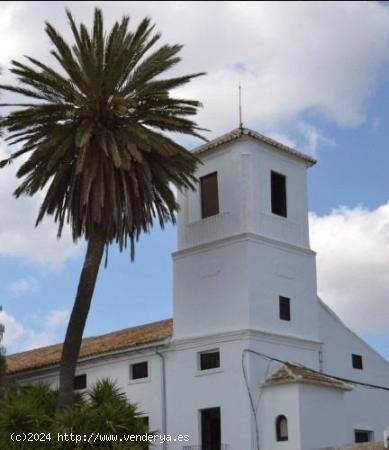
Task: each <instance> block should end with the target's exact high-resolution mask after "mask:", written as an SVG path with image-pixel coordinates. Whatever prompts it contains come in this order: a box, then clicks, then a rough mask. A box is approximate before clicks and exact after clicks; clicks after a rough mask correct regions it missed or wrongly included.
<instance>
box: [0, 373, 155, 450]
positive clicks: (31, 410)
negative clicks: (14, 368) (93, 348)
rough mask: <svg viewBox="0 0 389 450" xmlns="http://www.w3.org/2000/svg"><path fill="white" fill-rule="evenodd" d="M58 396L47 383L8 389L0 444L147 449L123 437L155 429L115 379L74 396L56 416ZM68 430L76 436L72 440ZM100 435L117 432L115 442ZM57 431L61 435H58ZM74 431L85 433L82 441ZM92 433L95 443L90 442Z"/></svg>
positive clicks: (34, 449) (0, 407) (1, 404)
mask: <svg viewBox="0 0 389 450" xmlns="http://www.w3.org/2000/svg"><path fill="white" fill-rule="evenodd" d="M56 400H57V392H56V391H54V390H53V389H51V388H50V387H49V386H48V385H45V384H34V385H27V386H13V387H11V388H9V390H8V392H7V393H6V396H5V398H4V399H2V400H0V448H1V449H9V450H14V449H22V450H24V449H26V450H27V449H30V450H38V449H39V450H42V449H43V450H44V449H50V450H51V449H53V450H54V449H55V450H56V449H65V450H66V449H69V450H74V449H77V450H81V449H92V448H100V449H105V450H110V449H131V450H143V449H146V448H147V443H146V442H143V443H140V442H138V443H136V442H132V443H131V442H125V441H123V436H127V435H145V434H147V433H148V434H152V433H150V432H148V430H147V429H146V426H145V424H144V422H143V420H142V419H141V418H140V416H139V413H138V412H137V408H136V406H134V405H132V404H131V403H129V402H128V400H127V398H126V395H125V394H124V393H123V392H121V391H120V390H119V389H118V387H117V386H116V385H115V384H114V383H113V382H111V381H109V380H100V381H98V382H97V383H96V385H95V386H93V387H92V388H91V389H90V390H89V391H88V392H86V393H85V394H83V395H80V394H78V395H76V398H75V401H74V404H73V406H72V407H70V408H68V409H66V410H64V411H63V412H61V413H58V414H56V413H55V409H56V408H55V407H56ZM12 433H14V436H16V435H23V433H24V434H25V435H27V436H28V437H29V438H30V439H31V441H30V442H12V440H11V434H12ZM65 433H66V435H65ZM70 433H72V436H73V440H70V439H71V435H70ZM97 433H99V434H100V436H106V435H109V436H116V439H117V441H109V442H107V441H106V440H105V439H104V440H101V438H100V437H97ZM58 434H60V435H61V436H62V439H58V438H57V436H58ZM76 435H78V436H80V438H81V437H82V441H81V442H78V443H76V442H75V436H76ZM91 436H92V438H91V442H88V439H89V438H90V437H91ZM49 437H50V439H51V440H50V441H49V440H48V438H49ZM66 437H67V440H66ZM84 437H85V440H84ZM120 439H122V441H120Z"/></svg>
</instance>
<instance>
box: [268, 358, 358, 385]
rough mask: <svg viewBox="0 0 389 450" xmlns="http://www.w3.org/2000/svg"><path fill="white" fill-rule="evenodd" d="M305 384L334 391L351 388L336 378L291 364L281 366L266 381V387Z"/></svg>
mask: <svg viewBox="0 0 389 450" xmlns="http://www.w3.org/2000/svg"><path fill="white" fill-rule="evenodd" d="M296 382H305V383H312V384H321V385H325V386H329V387H333V388H336V389H342V390H345V391H349V390H351V389H352V387H351V386H350V385H349V384H347V383H345V382H343V381H341V380H337V379H336V378H332V377H330V376H328V375H324V374H321V373H318V372H315V371H314V370H311V369H308V368H307V367H304V366H298V365H295V364H291V363H285V364H283V365H282V366H281V367H280V368H279V369H278V370H277V371H276V372H275V373H274V374H273V375H271V376H270V377H269V378H268V379H267V381H266V383H265V384H266V385H274V384H285V383H296Z"/></svg>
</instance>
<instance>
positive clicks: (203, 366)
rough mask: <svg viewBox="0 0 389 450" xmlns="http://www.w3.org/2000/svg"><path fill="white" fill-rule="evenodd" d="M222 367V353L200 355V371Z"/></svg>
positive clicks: (214, 352) (213, 352)
mask: <svg viewBox="0 0 389 450" xmlns="http://www.w3.org/2000/svg"><path fill="white" fill-rule="evenodd" d="M218 367H220V352H219V351H218V350H217V351H212V352H204V353H200V370H209V369H217V368H218Z"/></svg>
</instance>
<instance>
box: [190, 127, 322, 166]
mask: <svg viewBox="0 0 389 450" xmlns="http://www.w3.org/2000/svg"><path fill="white" fill-rule="evenodd" d="M244 136H247V137H250V138H252V139H255V140H256V141H259V142H262V143H265V144H268V145H270V146H272V147H275V148H277V149H278V150H282V151H284V152H286V153H288V154H289V155H290V156H294V157H296V158H298V159H301V160H303V161H304V162H305V163H306V165H307V166H308V167H312V166H313V165H315V164H316V163H317V160H316V159H315V158H312V157H311V156H309V155H306V154H304V153H302V152H300V151H299V150H296V149H295V148H293V147H290V146H288V145H285V144H282V143H281V142H278V141H276V140H275V139H272V138H270V137H267V136H265V135H263V134H261V133H258V132H257V131H254V130H251V129H249V128H235V129H234V130H232V131H230V132H229V133H226V134H223V135H222V136H219V137H218V138H216V139H213V140H212V141H209V142H207V143H206V144H203V145H201V146H200V147H197V148H195V149H194V150H193V153H194V154H195V155H200V154H203V153H205V152H208V151H210V150H213V149H216V148H217V147H219V146H221V145H223V144H227V143H229V142H232V141H234V140H236V139H239V138H241V137H244Z"/></svg>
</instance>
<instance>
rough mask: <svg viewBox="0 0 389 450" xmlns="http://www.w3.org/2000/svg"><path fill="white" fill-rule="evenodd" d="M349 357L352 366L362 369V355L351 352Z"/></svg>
mask: <svg viewBox="0 0 389 450" xmlns="http://www.w3.org/2000/svg"><path fill="white" fill-rule="evenodd" d="M351 357H352V362H353V368H354V369H359V370H362V369H363V362H362V356H361V355H354V354H352V355H351Z"/></svg>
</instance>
